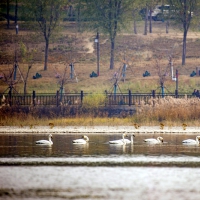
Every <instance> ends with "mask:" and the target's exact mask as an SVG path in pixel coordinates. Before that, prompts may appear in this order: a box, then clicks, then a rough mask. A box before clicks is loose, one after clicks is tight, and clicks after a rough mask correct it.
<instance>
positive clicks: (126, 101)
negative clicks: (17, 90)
mask: <svg viewBox="0 0 200 200" xmlns="http://www.w3.org/2000/svg"><path fill="white" fill-rule="evenodd" d="M87 95H89V94H88V93H83V91H81V92H80V93H76V94H75V93H73V94H71V93H63V94H61V93H59V92H57V93H54V94H36V93H35V91H33V93H32V94H26V95H24V94H10V93H8V94H0V105H3V104H7V105H8V104H9V105H10V106H13V105H22V106H27V105H33V106H36V105H43V106H50V105H54V106H59V105H61V104H62V105H81V104H82V102H83V99H84V97H85V96H87ZM186 95H187V98H191V97H193V96H192V95H191V94H173V93H166V94H156V93H155V92H152V93H131V91H129V92H128V93H117V94H113V93H105V97H106V98H105V99H106V100H105V105H128V106H132V105H136V104H140V102H141V101H144V102H145V103H147V102H148V101H149V100H150V99H151V98H163V97H167V96H171V97H174V98H185V96H186Z"/></svg>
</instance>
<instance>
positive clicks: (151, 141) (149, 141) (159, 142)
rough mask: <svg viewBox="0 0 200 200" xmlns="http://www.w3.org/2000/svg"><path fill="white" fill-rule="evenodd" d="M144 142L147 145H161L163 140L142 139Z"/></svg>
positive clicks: (158, 138)
mask: <svg viewBox="0 0 200 200" xmlns="http://www.w3.org/2000/svg"><path fill="white" fill-rule="evenodd" d="M144 142H147V143H150V144H162V143H163V138H162V137H157V139H155V138H148V139H144Z"/></svg>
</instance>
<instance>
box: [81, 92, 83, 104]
mask: <svg viewBox="0 0 200 200" xmlns="http://www.w3.org/2000/svg"><path fill="white" fill-rule="evenodd" d="M82 103H83V91H82V90H81V104H82Z"/></svg>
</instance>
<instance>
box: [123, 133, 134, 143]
mask: <svg viewBox="0 0 200 200" xmlns="http://www.w3.org/2000/svg"><path fill="white" fill-rule="evenodd" d="M133 137H135V135H134V134H132V135H131V140H129V139H124V142H125V143H126V144H133ZM121 140H123V139H121Z"/></svg>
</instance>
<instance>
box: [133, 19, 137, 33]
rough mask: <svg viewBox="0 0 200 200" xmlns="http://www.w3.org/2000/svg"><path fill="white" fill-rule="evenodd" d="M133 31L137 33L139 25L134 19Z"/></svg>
mask: <svg viewBox="0 0 200 200" xmlns="http://www.w3.org/2000/svg"><path fill="white" fill-rule="evenodd" d="M133 31H134V33H135V34H137V25H136V21H135V20H134V21H133Z"/></svg>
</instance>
